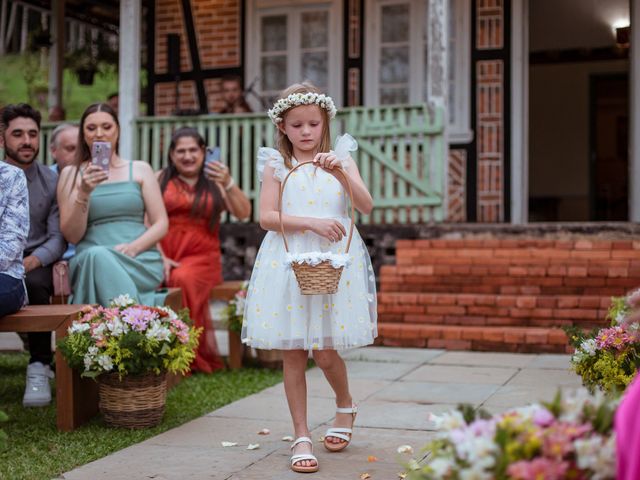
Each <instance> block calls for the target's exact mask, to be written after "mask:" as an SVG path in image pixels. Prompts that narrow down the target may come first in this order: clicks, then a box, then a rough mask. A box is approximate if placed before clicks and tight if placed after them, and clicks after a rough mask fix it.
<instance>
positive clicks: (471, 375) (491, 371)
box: [402, 364, 518, 385]
mask: <svg viewBox="0 0 640 480" xmlns="http://www.w3.org/2000/svg"><path fill="white" fill-rule="evenodd" d="M516 373H518V370H517V369H515V368H501V367H459V366H457V365H431V364H427V365H423V366H421V367H418V368H417V369H415V370H414V371H413V372H410V373H408V374H407V375H405V376H404V377H402V381H403V382H437V383H450V382H451V381H455V382H456V383H464V384H476V383H479V384H485V385H504V384H505V383H506V382H508V381H509V379H511V378H512V377H513V376H514V375H515V374H516Z"/></svg>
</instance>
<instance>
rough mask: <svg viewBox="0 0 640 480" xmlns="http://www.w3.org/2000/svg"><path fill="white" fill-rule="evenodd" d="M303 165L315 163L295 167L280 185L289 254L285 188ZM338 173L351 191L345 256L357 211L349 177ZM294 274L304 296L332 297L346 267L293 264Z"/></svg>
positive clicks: (285, 241) (349, 244) (285, 240)
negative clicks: (285, 218) (284, 205)
mask: <svg viewBox="0 0 640 480" xmlns="http://www.w3.org/2000/svg"><path fill="white" fill-rule="evenodd" d="M303 165H313V162H302V163H299V164H298V165H296V166H295V167H293V168H292V169H291V170H290V171H289V173H288V174H287V176H286V177H285V178H284V180H283V181H282V184H281V185H280V195H279V197H278V215H279V219H280V231H281V232H282V239H283V240H284V249H285V251H286V252H287V253H289V245H288V243H287V237H286V235H285V234H284V225H283V223H282V194H283V193H284V186H285V185H286V183H287V180H288V179H289V176H290V175H291V174H292V173H293V172H295V171H296V170H297V169H298V168H300V167H302V166H303ZM336 172H339V173H340V175H342V178H343V179H344V181H345V183H346V184H347V187H348V190H349V198H350V199H351V226H350V227H349V238H348V239H347V248H346V249H345V254H346V253H349V247H350V246H351V237H352V236H353V227H354V222H355V211H354V207H353V192H352V191H351V182H349V177H347V175H346V174H345V173H344V170H342V169H341V168H337V169H336ZM291 268H292V269H293V273H294V274H295V276H296V280H297V281H298V286H299V287H300V292H301V293H302V294H303V295H330V294H333V293H336V292H337V291H338V284H339V283H340V276H341V275H342V269H343V268H344V267H338V268H335V267H334V266H333V265H331V262H330V261H329V260H325V261H324V262H320V263H318V264H317V265H312V264H310V263H297V262H293V263H292V265H291Z"/></svg>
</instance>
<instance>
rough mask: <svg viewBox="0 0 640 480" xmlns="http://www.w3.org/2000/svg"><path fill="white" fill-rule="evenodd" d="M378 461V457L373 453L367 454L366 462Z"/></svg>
mask: <svg viewBox="0 0 640 480" xmlns="http://www.w3.org/2000/svg"><path fill="white" fill-rule="evenodd" d="M377 461H378V457H376V456H375V455H369V456H368V457H367V462H377Z"/></svg>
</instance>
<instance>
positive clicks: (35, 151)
mask: <svg viewBox="0 0 640 480" xmlns="http://www.w3.org/2000/svg"><path fill="white" fill-rule="evenodd" d="M39 151H40V149H39V148H36V149H33V156H32V157H31V158H29V159H28V160H23V159H22V158H20V154H19V153H18V151H17V150H13V149H12V148H9V147H8V146H7V144H6V142H5V144H4V154H5V155H6V156H7V157H9V158H10V159H11V160H13V161H14V162H15V163H19V164H20V165H31V164H32V163H33V161H34V160H35V159H36V157H37V156H38V152H39Z"/></svg>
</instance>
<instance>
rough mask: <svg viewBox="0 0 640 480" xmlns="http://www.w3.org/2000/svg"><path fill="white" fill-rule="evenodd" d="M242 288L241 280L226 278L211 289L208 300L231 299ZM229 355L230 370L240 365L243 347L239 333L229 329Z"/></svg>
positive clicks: (226, 300) (224, 300) (225, 300)
mask: <svg viewBox="0 0 640 480" xmlns="http://www.w3.org/2000/svg"><path fill="white" fill-rule="evenodd" d="M241 288H242V280H227V281H225V282H222V283H221V284H220V285H217V286H215V287H213V288H212V289H211V292H210V293H209V300H219V301H223V302H228V301H230V300H233V297H234V296H235V294H236V292H237V291H238V290H240V289H241ZM228 335H229V356H228V357H227V364H228V365H229V368H230V369H232V370H235V369H238V368H241V367H242V356H243V347H242V342H241V341H240V335H238V334H237V333H236V332H232V331H229V332H228Z"/></svg>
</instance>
